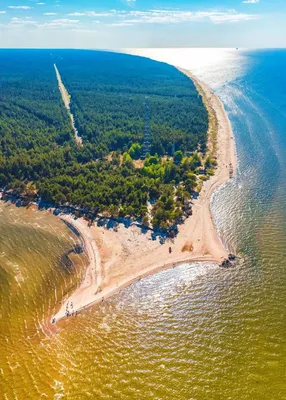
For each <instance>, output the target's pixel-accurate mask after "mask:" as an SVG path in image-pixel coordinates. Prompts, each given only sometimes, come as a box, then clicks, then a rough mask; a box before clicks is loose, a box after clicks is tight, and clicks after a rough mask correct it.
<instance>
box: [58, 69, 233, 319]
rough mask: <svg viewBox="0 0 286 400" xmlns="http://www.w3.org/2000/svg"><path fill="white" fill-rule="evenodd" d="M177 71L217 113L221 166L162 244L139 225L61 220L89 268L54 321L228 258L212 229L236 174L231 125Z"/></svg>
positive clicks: (209, 95)
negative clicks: (159, 277) (214, 204)
mask: <svg viewBox="0 0 286 400" xmlns="http://www.w3.org/2000/svg"><path fill="white" fill-rule="evenodd" d="M178 69H179V70H180V71H181V72H182V73H184V74H185V75H187V76H188V77H189V78H190V79H192V80H193V81H194V83H195V85H196V87H197V90H198V91H199V93H200V94H201V95H202V98H203V101H204V103H205V106H206V108H207V111H208V115H209V120H210V118H211V116H212V114H213V113H215V114H214V115H215V117H216V121H210V124H209V132H208V136H209V138H208V139H209V141H210V133H211V132H210V129H213V128H214V125H213V124H214V123H215V126H216V128H215V129H217V132H216V138H215V141H216V158H217V163H218V165H217V168H216V170H215V174H214V176H211V177H210V179H209V180H208V181H206V182H204V184H203V187H202V190H201V193H200V195H199V197H198V199H196V200H194V201H193V203H194V206H193V215H192V216H191V217H189V218H188V219H187V220H186V221H185V223H184V224H183V225H181V226H179V233H178V235H177V237H176V238H175V239H174V240H173V241H167V242H166V243H164V244H160V243H158V241H154V240H152V239H151V237H150V232H148V233H145V234H143V233H142V232H140V229H139V228H138V227H136V226H131V227H130V228H128V229H126V228H124V227H123V226H122V225H118V226H117V228H116V231H115V230H112V229H106V228H104V227H98V226H92V227H90V228H89V227H88V226H87V223H86V221H84V220H83V219H77V220H76V221H75V220H74V219H73V218H72V217H71V216H64V217H62V219H64V220H65V221H68V222H69V223H71V224H73V225H74V226H75V228H76V229H77V231H79V232H80V234H81V236H82V238H83V240H84V242H85V244H86V251H87V255H88V257H89V265H88V266H87V269H86V272H85V278H84V280H83V282H82V283H81V285H80V286H79V288H78V289H76V290H75V292H74V293H73V294H72V295H71V296H70V297H69V298H68V299H66V300H65V301H63V304H62V305H61V306H60V309H59V310H58V312H57V313H56V314H55V316H54V317H53V318H52V321H53V322H58V321H59V320H61V319H63V318H65V317H66V316H67V311H68V312H69V313H71V314H70V315H74V314H76V313H77V312H79V311H81V310H83V309H85V308H87V307H90V306H91V305H93V304H95V303H98V302H100V301H104V300H105V299H106V298H108V297H110V296H112V295H113V294H115V293H117V292H119V291H120V290H122V289H123V288H125V287H127V286H129V285H131V284H132V283H134V282H136V281H137V280H140V279H142V278H144V277H147V276H149V275H152V274H154V273H157V272H159V271H162V270H166V269H168V268H172V267H175V266H177V265H181V264H184V263H190V262H192V263H194V262H214V263H218V264H220V263H221V262H222V261H223V260H224V259H225V258H227V257H228V251H227V249H226V248H225V247H224V245H223V244H222V242H221V240H220V238H219V237H218V234H217V231H216V228H215V225H214V221H213V217H212V214H211V209H210V201H211V197H212V195H213V193H214V192H215V190H216V189H217V188H218V187H219V186H221V185H222V184H224V183H225V182H227V181H228V180H229V179H230V175H231V176H232V175H233V174H234V173H235V170H236V154H235V145H234V140H233V134H232V128H231V124H230V121H229V119H228V116H227V114H226V112H225V110H224V106H223V104H222V102H221V101H220V99H219V98H218V97H217V96H216V95H215V94H214V93H213V92H212V90H211V89H210V88H209V87H208V86H207V85H206V84H205V83H203V82H201V81H200V80H198V79H197V78H196V77H194V76H193V74H191V73H190V72H189V71H186V70H183V69H181V68H178ZM213 145H214V144H211V143H209V144H208V146H213ZM185 249H186V250H185ZM158 260H159V262H158ZM71 304H72V308H71ZM54 318H55V319H54Z"/></svg>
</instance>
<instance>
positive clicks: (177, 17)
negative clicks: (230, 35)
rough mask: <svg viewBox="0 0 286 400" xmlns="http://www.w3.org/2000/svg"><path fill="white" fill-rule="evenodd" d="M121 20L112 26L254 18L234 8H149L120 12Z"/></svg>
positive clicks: (224, 21) (214, 21)
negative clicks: (198, 9) (194, 9)
mask: <svg viewBox="0 0 286 400" xmlns="http://www.w3.org/2000/svg"><path fill="white" fill-rule="evenodd" d="M118 16H119V17H120V18H121V21H120V22H118V21H115V22H113V23H112V25H113V26H126V25H134V24H139V23H140V24H176V23H184V22H185V23H186V22H192V21H203V20H209V21H211V22H212V23H214V24H219V23H231V22H240V21H249V20H253V19H256V18H257V16H255V15H252V14H244V13H238V12H236V11H235V10H230V11H226V12H220V11H196V12H192V11H178V10H149V11H129V12H120V13H119V14H118Z"/></svg>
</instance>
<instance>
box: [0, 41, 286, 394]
mask: <svg viewBox="0 0 286 400" xmlns="http://www.w3.org/2000/svg"><path fill="white" fill-rule="evenodd" d="M133 52H134V53H135V52H137V53H138V52H139V51H136V50H133ZM141 52H142V50H141ZM150 52H152V54H150ZM144 54H145V55H150V56H152V57H154V58H157V59H161V60H164V61H168V62H170V63H173V64H176V65H180V66H182V67H185V68H192V70H193V71H194V72H195V73H196V74H197V75H198V76H199V77H200V78H203V79H204V80H205V81H206V82H207V83H209V84H210V85H211V86H212V87H213V88H214V90H215V91H216V92H217V93H218V94H219V96H220V97H221V98H222V100H223V102H224V104H225V106H226V108H227V110H228V112H229V115H230V119H231V122H232V125H233V130H234V134H235V139H236V146H237V154H238V160H239V164H238V171H237V174H236V177H235V179H233V180H232V181H231V182H229V183H228V184H226V185H224V186H223V187H222V188H221V189H220V190H219V191H218V192H217V193H216V194H215V196H214V198H213V202H212V208H213V212H214V217H215V221H216V223H217V226H218V229H219V232H220V235H221V237H222V240H223V241H224V242H225V243H227V244H229V245H231V246H232V247H233V248H234V249H235V250H236V251H237V252H239V253H240V254H241V255H242V257H243V262H242V263H241V265H240V266H239V267H238V268H236V269H235V270H224V269H220V268H219V267H217V266H215V265H206V264H204V265H203V264H192V265H185V266H182V267H178V268H176V269H173V270H169V271H165V272H162V273H160V274H158V275H155V276H152V277H149V278H147V279H145V280H142V281H140V282H137V283H136V284H135V285H133V286H131V287H129V288H128V289H126V290H124V291H123V292H122V293H120V294H119V295H117V296H115V297H113V298H112V299H110V300H108V301H106V302H105V303H104V304H100V305H98V306H95V307H93V308H91V309H89V310H87V311H86V312H84V313H82V314H80V315H78V316H77V317H76V318H74V319H69V320H67V321H64V322H62V323H61V324H60V326H59V329H58V332H57V334H56V335H53V336H46V335H45V329H43V330H42V329H41V326H43V327H44V326H45V320H46V317H47V315H48V314H49V313H50V312H51V310H53V308H54V306H55V304H56V303H57V302H58V301H59V298H60V297H61V294H63V293H65V292H66V291H68V290H71V288H72V287H73V286H74V285H75V282H76V281H77V278H78V277H79V274H80V266H81V265H82V263H83V259H79V260H77V263H78V266H79V267H78V268H75V267H73V268H72V267H69V268H67V267H65V266H64V265H63V263H62V261H61V255H62V254H63V253H65V252H66V251H68V250H69V249H70V248H71V246H72V245H73V243H74V240H75V239H74V237H73V236H72V234H71V233H70V232H68V231H67V230H66V229H65V228H63V225H62V224H61V223H60V222H59V221H58V220H57V219H56V218H54V217H52V216H50V215H49V214H47V213H38V212H33V211H31V210H24V209H16V208H14V207H11V206H9V207H7V206H3V205H1V206H0V228H1V235H0V315H1V320H0V346H1V355H0V368H1V369H0V393H1V394H2V397H3V399H9V400H10V399H24V398H29V399H40V398H49V399H68V400H70V399H73V400H74V399H104V400H105V399H117V398H118V399H164V400H165V399H170V400H171V399H172V400H173V399H180V400H201V399H202V400H205V399H219V400H224V399H235V400H236V399H239V400H240V399H247V400H248V399H249V400H256V399H257V400H258V399H259V400H260V399H271V400H278V399H279V400H280V399H286V383H285V382H286V379H285V378H286V308H285V303H286V290H285V289H286V265H285V264H286V263H285V242H286V179H285V175H286V165H285V163H286V161H285V147H286V136H285V127H286V91H285V87H286V75H285V70H286V51H275V52H273V51H264V52H263V51H255V52H241V51H238V52H235V51H227V50H226V51H222V50H217V52H215V50H211V52H209V53H208V50H204V51H202V50H195V51H192V50H184V49H180V50H166V49H164V50H161V51H159V50H157V51H156V52H154V51H153V50H150V51H148V50H144ZM0 397H1V396H0ZM2 397H1V398H2Z"/></svg>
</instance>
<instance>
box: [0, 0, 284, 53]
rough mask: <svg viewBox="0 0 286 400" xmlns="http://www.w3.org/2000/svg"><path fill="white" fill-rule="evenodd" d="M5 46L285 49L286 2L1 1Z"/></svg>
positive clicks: (1, 36) (0, 32)
mask: <svg viewBox="0 0 286 400" xmlns="http://www.w3.org/2000/svg"><path fill="white" fill-rule="evenodd" d="M0 47H72V48H126V47H135V48H137V47H252V48H254V47H286V0H200V1H199V0H188V1H186V0H178V1H174V0H164V1H163V0H78V1H75V0H1V1H0Z"/></svg>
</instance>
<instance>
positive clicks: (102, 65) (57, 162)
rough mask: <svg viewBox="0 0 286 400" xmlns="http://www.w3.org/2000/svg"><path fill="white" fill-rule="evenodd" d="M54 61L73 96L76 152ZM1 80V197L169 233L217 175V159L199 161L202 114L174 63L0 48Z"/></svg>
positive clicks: (203, 133)
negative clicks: (82, 211)
mask: <svg viewBox="0 0 286 400" xmlns="http://www.w3.org/2000/svg"><path fill="white" fill-rule="evenodd" d="M54 63H56V64H57V66H58V68H59V70H60V73H61V76H62V79H63V82H64V85H65V86H66V88H67V90H68V92H69V94H70V95H71V110H72V113H73V114H74V117H75V124H76V127H77V129H78V132H79V135H80V136H81V137H82V139H83V146H81V147H80V146H77V145H76V144H75V141H74V137H73V131H72V126H71V122H70V119H69V117H68V114H67V110H66V109H65V107H64V104H63V102H62V99H61V94H60V92H59V89H58V84H57V79H56V75H55V71H54V67H53V65H54ZM0 77H1V78H0V188H2V189H5V190H6V191H7V190H13V192H14V193H16V194H17V195H20V196H29V197H31V198H37V199H39V198H40V199H41V200H42V201H46V202H49V203H53V204H58V205H64V204H69V205H73V206H78V207H80V208H84V209H86V210H88V211H90V212H92V213H94V214H98V213H102V214H104V215H108V216H113V217H117V216H130V217H132V218H134V219H138V218H139V219H141V220H142V222H143V223H144V224H146V225H150V226H153V227H154V228H161V229H168V228H170V227H171V226H173V224H174V223H176V222H178V221H180V219H181V218H182V217H183V215H185V214H186V213H187V212H188V209H189V201H190V199H191V197H192V194H193V191H194V190H197V189H198V188H199V186H200V182H201V179H206V178H207V176H208V175H211V174H212V173H213V171H212V168H213V167H214V166H215V160H210V159H209V158H208V159H206V157H205V153H206V142H207V129H208V115H207V111H206V109H205V107H204V105H203V103H202V99H201V97H200V95H199V94H198V92H197V91H196V88H195V86H194V84H193V83H192V81H191V80H190V79H188V78H187V77H186V76H184V75H183V74H182V73H180V72H179V71H178V70H177V69H176V68H174V67H172V66H170V65H167V64H164V63H159V62H155V61H152V60H149V59H145V58H142V57H136V56H129V55H125V54H118V53H112V52H101V51H83V50H82V51H80V50H0ZM147 102H148V114H147V113H146V104H147ZM146 121H148V123H147V125H148V131H149V132H150V145H148V154H145V155H144V157H143V143H144V130H145V124H146ZM202 166H203V168H202ZM204 166H206V171H204ZM202 171H203V172H202ZM200 174H202V175H200ZM198 176H200V178H201V179H198ZM150 205H151V207H150ZM148 209H149V211H148ZM150 209H151V212H150Z"/></svg>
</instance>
